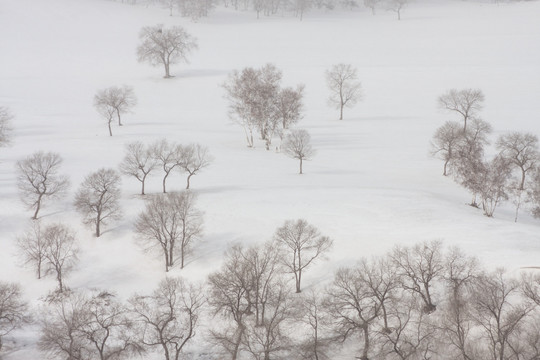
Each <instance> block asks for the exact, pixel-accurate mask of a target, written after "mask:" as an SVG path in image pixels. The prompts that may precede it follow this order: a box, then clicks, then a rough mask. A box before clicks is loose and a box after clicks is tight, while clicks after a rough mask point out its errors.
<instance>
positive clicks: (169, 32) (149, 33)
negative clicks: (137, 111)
mask: <svg viewBox="0 0 540 360" xmlns="http://www.w3.org/2000/svg"><path fill="white" fill-rule="evenodd" d="M139 38H140V39H141V44H140V45H139V46H138V47H137V57H138V60H139V62H143V61H145V62H148V63H149V64H150V65H152V66H157V65H160V64H161V65H163V66H164V67H165V78H170V77H171V75H170V71H169V68H170V65H171V64H174V63H177V62H178V61H180V60H183V61H187V55H188V54H189V53H190V52H191V51H192V50H195V49H197V40H196V39H195V38H194V37H193V36H192V35H191V34H189V33H188V32H187V31H186V30H184V28H183V27H181V26H173V27H171V28H170V29H168V28H165V27H164V26H163V25H161V24H158V25H156V26H145V27H143V28H142V29H141V32H140V34H139Z"/></svg>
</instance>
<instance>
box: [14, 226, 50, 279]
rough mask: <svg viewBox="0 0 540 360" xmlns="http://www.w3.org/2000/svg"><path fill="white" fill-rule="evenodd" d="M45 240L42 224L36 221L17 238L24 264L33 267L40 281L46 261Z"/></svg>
mask: <svg viewBox="0 0 540 360" xmlns="http://www.w3.org/2000/svg"><path fill="white" fill-rule="evenodd" d="M45 245H46V243H45V238H44V237H43V233H42V229H41V224H40V223H39V221H34V222H33V223H32V225H31V227H30V229H28V230H27V231H26V232H25V233H24V234H23V235H22V236H18V237H17V248H18V250H19V254H20V255H21V257H22V259H23V263H24V264H25V265H26V264H29V265H31V266H33V267H34V268H35V270H36V275H37V278H38V279H41V275H42V269H43V265H44V263H45V261H46V259H45Z"/></svg>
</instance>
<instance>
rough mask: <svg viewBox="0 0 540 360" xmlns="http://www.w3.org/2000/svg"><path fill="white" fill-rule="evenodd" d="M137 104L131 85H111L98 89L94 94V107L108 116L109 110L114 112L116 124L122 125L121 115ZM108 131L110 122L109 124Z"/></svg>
mask: <svg viewBox="0 0 540 360" xmlns="http://www.w3.org/2000/svg"><path fill="white" fill-rule="evenodd" d="M136 104H137V98H136V97H135V94H134V92H133V88H132V87H131V86H126V85H124V86H122V87H118V86H111V87H109V88H106V89H102V90H99V91H98V92H97V93H96V95H95V96H94V107H95V108H96V109H97V110H98V112H99V113H101V114H102V115H107V116H105V117H106V118H108V117H109V116H108V114H109V113H111V112H114V113H116V117H117V118H118V125H119V126H122V120H121V115H122V114H124V113H127V112H130V111H131V109H132V108H133V107H134V106H135V105H136ZM109 131H110V124H109Z"/></svg>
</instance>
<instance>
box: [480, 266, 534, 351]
mask: <svg viewBox="0 0 540 360" xmlns="http://www.w3.org/2000/svg"><path fill="white" fill-rule="evenodd" d="M519 295H520V287H519V282H518V281H516V280H515V279H509V278H508V277H507V276H506V275H505V272H504V270H501V269H499V270H497V271H495V272H493V273H491V274H486V275H484V276H482V277H481V278H480V279H479V281H478V283H477V285H476V287H475V293H474V297H473V301H474V309H475V311H474V313H473V317H474V321H475V322H476V324H477V325H478V326H479V327H480V329H481V331H482V333H483V337H484V338H485V339H486V340H487V346H486V349H485V352H484V354H483V356H481V358H483V359H493V360H499V359H508V358H509V355H510V353H511V351H512V350H511V349H512V347H513V344H512V337H513V335H514V334H516V332H518V331H519V328H520V326H521V325H522V324H523V323H524V321H525V320H526V318H527V317H528V316H529V315H530V313H531V311H532V310H533V306H532V305H531V304H529V303H527V302H525V301H523V300H522V299H521V298H520V296H519Z"/></svg>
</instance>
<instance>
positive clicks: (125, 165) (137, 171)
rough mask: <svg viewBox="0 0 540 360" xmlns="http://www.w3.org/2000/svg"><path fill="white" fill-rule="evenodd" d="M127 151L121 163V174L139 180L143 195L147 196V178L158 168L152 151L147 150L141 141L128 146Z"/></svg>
mask: <svg viewBox="0 0 540 360" xmlns="http://www.w3.org/2000/svg"><path fill="white" fill-rule="evenodd" d="M125 149H126V155H125V156H124V159H123V160H122V162H121V163H120V172H121V173H122V174H124V175H128V176H133V177H134V178H136V179H137V180H139V181H140V182H141V195H145V193H144V184H145V181H146V177H147V176H148V174H150V172H151V171H152V170H154V169H155V168H156V166H157V163H156V160H155V159H154V157H153V154H152V149H149V148H147V147H146V146H145V145H144V144H143V143H142V142H140V141H134V142H132V143H128V144H126V148H125Z"/></svg>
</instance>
